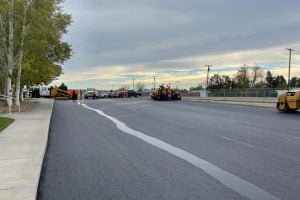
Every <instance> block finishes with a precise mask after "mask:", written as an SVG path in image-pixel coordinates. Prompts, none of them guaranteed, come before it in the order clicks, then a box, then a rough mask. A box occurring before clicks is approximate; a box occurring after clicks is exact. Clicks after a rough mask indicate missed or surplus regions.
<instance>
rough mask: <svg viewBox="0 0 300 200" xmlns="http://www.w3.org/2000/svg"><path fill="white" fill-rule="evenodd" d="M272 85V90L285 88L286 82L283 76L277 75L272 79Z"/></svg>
mask: <svg viewBox="0 0 300 200" xmlns="http://www.w3.org/2000/svg"><path fill="white" fill-rule="evenodd" d="M272 85H273V87H274V88H287V81H286V80H285V78H284V76H282V75H278V76H276V77H275V78H274V80H273V82H272Z"/></svg>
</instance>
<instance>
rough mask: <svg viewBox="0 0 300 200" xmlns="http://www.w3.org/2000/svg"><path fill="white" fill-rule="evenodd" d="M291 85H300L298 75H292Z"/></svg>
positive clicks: (294, 86)
mask: <svg viewBox="0 0 300 200" xmlns="http://www.w3.org/2000/svg"><path fill="white" fill-rule="evenodd" d="M291 87H293V88H297V87H300V78H298V77H292V79H291Z"/></svg>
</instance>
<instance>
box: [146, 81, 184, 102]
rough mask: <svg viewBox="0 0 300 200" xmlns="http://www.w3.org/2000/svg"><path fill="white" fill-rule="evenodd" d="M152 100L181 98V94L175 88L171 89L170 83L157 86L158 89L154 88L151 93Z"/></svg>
mask: <svg viewBox="0 0 300 200" xmlns="http://www.w3.org/2000/svg"><path fill="white" fill-rule="evenodd" d="M151 98H152V99H153V100H181V95H180V93H179V92H178V91H177V90H176V89H171V85H170V84H169V85H168V87H164V85H161V86H159V88H158V89H154V90H153V91H152V93H151Z"/></svg>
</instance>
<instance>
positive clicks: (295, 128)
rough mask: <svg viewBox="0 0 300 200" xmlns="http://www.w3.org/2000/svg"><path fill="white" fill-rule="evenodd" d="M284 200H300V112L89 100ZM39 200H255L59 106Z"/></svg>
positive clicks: (85, 113) (78, 109)
mask: <svg viewBox="0 0 300 200" xmlns="http://www.w3.org/2000/svg"><path fill="white" fill-rule="evenodd" d="M81 102H82V103H84V104H86V105H88V106H89V107H92V108H95V109H99V110H101V111H103V112H104V113H105V114H107V115H109V116H112V117H114V118H116V119H118V120H120V121H122V122H124V123H125V124H127V126H128V127H130V128H132V129H134V130H136V131H139V132H141V133H144V134H146V135H149V136H152V137H154V138H157V139H159V140H162V141H164V142H166V143H168V144H171V145H173V146H175V147H178V148H180V149H183V150H185V151H187V152H189V153H192V154H194V155H196V156H197V157H199V158H201V159H203V160H206V161H208V162H210V163H212V164H213V165H215V166H217V167H219V168H221V169H223V170H225V171H227V172H229V173H231V174H234V175H235V176H238V177H240V178H241V179H243V180H246V181H247V182H249V183H252V184H254V185H255V186H257V187H259V188H260V189H263V190H265V191H266V192H268V193H270V194H272V195H274V196H276V197H277V198H279V199H300V189H299V188H300V112H296V113H278V112H277V111H276V110H275V108H274V109H272V108H262V107H251V106H238V105H225V104H214V103H204V102H190V101H181V102H175V101H174V102H157V101H151V100H144V99H107V100H85V101H81ZM38 199H47V200H51V199H55V200H59V199H64V200H67V199H70V200H71V199H72V200H74V199H137V200H138V199H247V198H246V197H245V196H243V195H240V194H239V193H238V192H236V191H234V190H232V189H230V188H228V187H226V186H225V185H223V184H222V183H220V182H219V181H217V180H216V179H214V178H213V177H212V176H210V175H208V174H206V173H205V172H204V171H203V170H201V169H199V168H197V167H195V166H194V165H192V164H190V163H188V162H186V161H184V160H182V159H180V158H178V157H175V156H173V155H172V154H170V153H168V152H165V151H163V150H161V149H159V148H157V147H154V146H152V145H150V144H148V143H145V142H144V141H142V140H140V139H138V138H136V137H133V136H130V135H128V134H126V133H124V132H122V131H120V130H119V129H118V128H117V127H116V125H115V124H114V123H113V122H112V121H111V120H109V119H107V118H105V117H103V116H100V115H99V114H98V113H96V112H94V111H91V110H88V109H86V108H84V107H83V106H81V105H78V104H77V103H74V102H72V101H56V102H55V105H54V110H53V115H52V122H51V127H50V132H49V141H48V149H47V153H46V156H45V160H44V164H43V170H42V175H41V179H40V186H39V195H38Z"/></svg>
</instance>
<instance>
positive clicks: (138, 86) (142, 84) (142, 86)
mask: <svg viewBox="0 0 300 200" xmlns="http://www.w3.org/2000/svg"><path fill="white" fill-rule="evenodd" d="M136 89H137V91H138V92H142V91H143V90H144V89H145V84H144V83H142V82H138V83H137V84H136Z"/></svg>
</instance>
